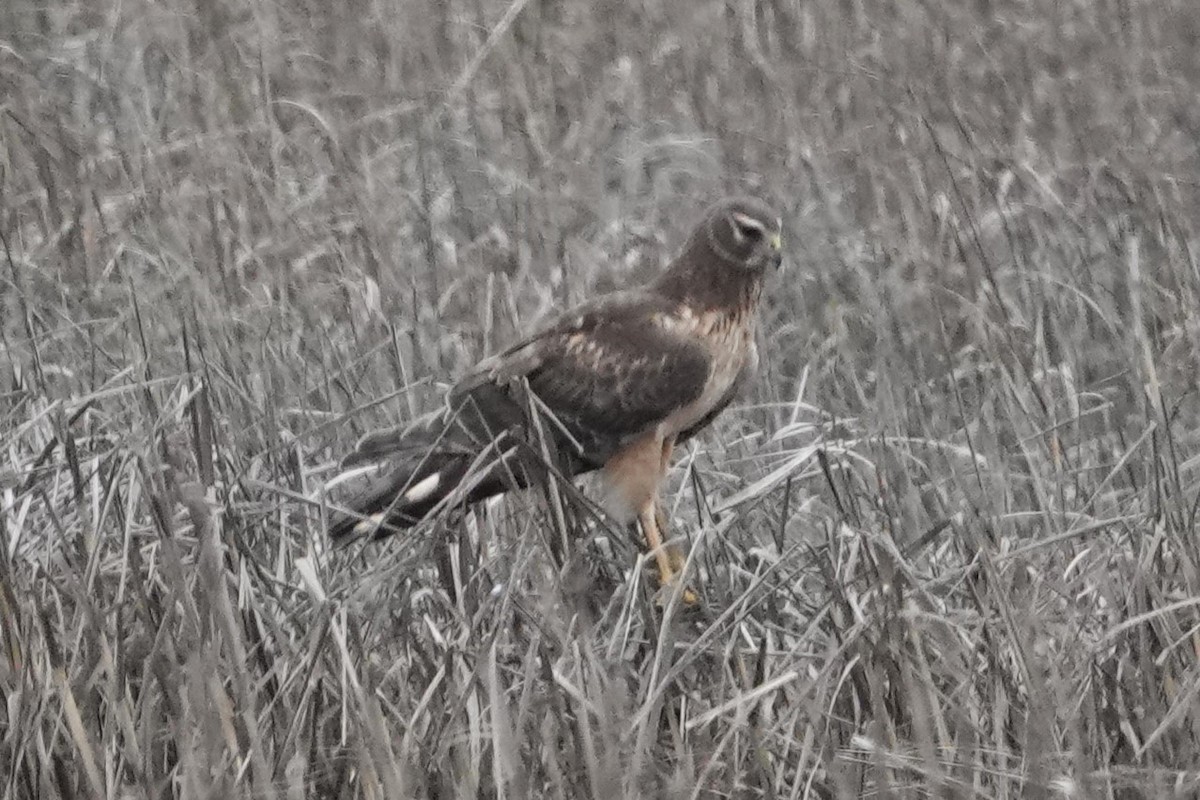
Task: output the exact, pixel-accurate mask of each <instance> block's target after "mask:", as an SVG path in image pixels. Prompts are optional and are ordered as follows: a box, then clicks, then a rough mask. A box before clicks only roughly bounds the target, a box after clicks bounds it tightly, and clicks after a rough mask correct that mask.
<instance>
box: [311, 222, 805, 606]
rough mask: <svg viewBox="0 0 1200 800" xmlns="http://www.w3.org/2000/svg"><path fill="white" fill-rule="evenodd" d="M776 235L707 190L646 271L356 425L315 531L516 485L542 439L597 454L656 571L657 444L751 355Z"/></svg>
mask: <svg viewBox="0 0 1200 800" xmlns="http://www.w3.org/2000/svg"><path fill="white" fill-rule="evenodd" d="M780 249H781V223H780V219H779V217H778V216H777V215H776V214H775V213H774V212H772V211H771V210H770V209H769V208H768V207H767V206H766V205H765V204H763V203H762V202H760V201H758V200H753V199H730V200H725V201H723V202H720V203H718V204H717V205H716V206H714V207H713V208H711V209H710V210H709V212H708V213H707V215H706V216H705V218H704V220H703V221H702V222H701V223H700V225H699V226H698V227H697V228H696V229H695V230H694V231H693V232H692V234H691V236H690V237H689V238H688V240H687V243H686V244H685V245H684V247H683V251H682V252H681V253H680V255H679V256H678V257H677V258H676V259H675V260H674V262H672V263H671V265H670V266H668V267H667V269H666V270H665V271H664V272H663V273H662V274H661V275H659V276H658V277H657V278H656V279H655V280H653V281H651V282H650V283H649V284H647V285H645V286H642V287H640V288H636V289H631V290H627V291H623V292H614V293H612V294H608V295H604V296H601V297H598V298H596V299H595V300H593V301H591V302H589V303H584V304H583V305H580V306H578V307H576V308H574V309H572V310H570V311H568V312H567V313H566V314H563V315H562V316H561V317H559V318H558V319H557V320H556V321H554V322H553V323H552V324H550V325H549V326H548V327H546V328H544V329H543V330H541V331H539V332H537V333H535V334H533V335H532V336H530V337H528V338H526V339H524V340H522V341H520V342H518V343H516V344H514V345H513V346H512V347H509V348H508V349H507V350H505V351H504V352H502V353H499V354H498V355H494V356H492V357H490V358H487V359H485V360H484V361H482V362H480V363H479V364H478V365H477V366H476V367H475V368H474V369H473V370H472V371H471V372H470V373H469V374H467V375H466V376H465V377H464V378H463V379H462V380H461V381H460V382H459V383H458V385H456V386H455V387H454V388H453V389H452V390H451V392H450V394H449V396H448V398H447V403H446V405H445V407H444V408H442V409H440V410H438V411H436V412H434V413H433V414H430V415H428V416H426V417H425V418H423V419H421V420H419V421H418V422H416V423H413V424H412V425H410V426H408V427H407V428H403V429H395V430H389V431H383V432H377V433H372V434H368V435H367V436H365V437H364V438H363V439H362V440H361V441H359V443H358V445H357V446H356V448H355V450H354V452H353V453H352V454H351V455H350V456H348V457H347V458H346V459H345V460H344V461H343V467H344V468H345V469H346V470H347V471H346V472H345V473H343V474H342V475H340V476H338V477H337V478H335V479H334V480H333V481H331V482H330V484H329V486H333V485H335V484H345V489H346V490H347V491H346V493H347V496H346V497H345V498H344V499H342V500H341V503H340V505H341V506H342V507H344V508H345V509H348V510H350V511H353V512H355V513H354V514H353V515H351V514H335V515H334V518H333V520H332V522H331V525H330V535H331V536H332V537H333V538H334V539H335V540H336V539H344V538H349V537H351V536H354V535H368V534H370V535H375V536H384V535H387V534H389V533H391V532H393V531H394V530H396V529H400V528H407V527H410V526H412V525H414V524H415V523H417V522H418V521H420V520H422V519H424V518H425V517H427V516H429V515H430V514H431V513H432V512H434V511H436V510H438V509H440V508H443V507H446V506H448V505H465V504H471V503H474V502H477V501H479V500H482V499H484V498H487V497H490V496H493V495H496V494H499V493H501V492H504V491H507V490H509V489H513V488H520V487H526V486H529V485H531V484H533V483H534V481H536V480H537V479H538V476H539V475H540V476H542V477H544V476H545V475H546V463H547V462H546V455H545V454H546V453H547V452H548V448H546V447H544V444H545V443H546V442H547V441H552V442H553V445H554V450H555V452H556V453H557V463H555V467H556V468H557V469H560V470H562V471H563V472H564V473H566V474H568V475H580V474H583V473H585V472H591V471H593V470H597V469H599V470H602V475H603V479H602V482H601V485H602V486H603V487H604V488H603V496H602V498H601V499H602V506H603V507H604V508H605V510H606V512H607V513H608V514H609V515H610V516H611V517H613V518H615V519H616V520H617V521H618V522H620V523H622V524H628V523H630V522H632V521H633V519H635V518H636V519H637V520H638V521H639V522H640V524H641V527H642V531H643V533H644V535H645V537H646V541H647V543H648V544H649V546H650V549H651V550H652V551H653V552H654V555H655V558H656V560H657V563H658V570H659V576H660V578H661V579H662V581H663V583H664V584H667V583H670V582H671V581H672V580H673V578H674V577H675V575H676V573H677V571H678V570H679V569H680V568H681V563H680V560H679V558H678V557H677V556H676V555H675V554H674V553H673V552H668V551H667V550H666V548H664V546H663V538H662V532H661V530H660V524H661V520H660V517H659V514H658V508H657V503H658V492H659V485H660V484H661V482H662V480H663V476H664V475H665V474H666V471H667V467H668V466H669V464H670V459H671V451H672V448H674V446H675V445H676V444H677V443H678V442H681V441H683V440H685V439H687V438H688V437H690V436H692V435H694V434H695V433H696V432H697V431H699V430H701V429H702V428H704V427H706V426H707V425H708V424H709V423H711V422H712V420H713V419H714V418H715V417H716V416H717V414H719V413H720V412H721V411H722V410H723V409H724V408H725V407H726V406H727V405H728V404H729V403H730V401H731V400H733V398H734V396H735V395H736V394H737V392H738V389H739V387H740V386H741V384H742V383H743V382H744V381H745V379H746V377H747V376H748V375H750V374H752V373H753V371H754V370H755V368H756V366H757V364H758V352H757V348H756V346H755V342H754V333H755V324H756V317H757V310H758V303H759V297H760V295H761V294H762V286H763V279H764V276H765V275H766V273H767V272H768V268H769V267H777V266H778V265H779V263H780V260H781V252H780ZM539 410H540V411H543V412H548V413H545V414H544V415H542V414H538V413H537V411H539ZM535 417H536V418H537V419H539V420H541V422H540V423H538V422H537V421H536V420H535ZM350 487H356V488H352V489H351V488H350Z"/></svg>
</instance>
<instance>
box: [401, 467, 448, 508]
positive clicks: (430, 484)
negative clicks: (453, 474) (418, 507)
mask: <svg viewBox="0 0 1200 800" xmlns="http://www.w3.org/2000/svg"><path fill="white" fill-rule="evenodd" d="M441 482H442V476H441V475H439V474H438V473H436V472H435V473H433V474H432V475H430V476H429V477H428V478H422V479H421V480H419V481H417V482H416V483H415V484H413V486H412V487H411V488H410V489H409V490H408V491H407V492H405V493H404V502H406V503H419V502H421V501H422V500H427V499H429V496H430V495H432V494H433V493H434V492H436V491H437V488H438V485H439V484H441Z"/></svg>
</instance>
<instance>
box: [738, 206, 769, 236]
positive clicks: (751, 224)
mask: <svg viewBox="0 0 1200 800" xmlns="http://www.w3.org/2000/svg"><path fill="white" fill-rule="evenodd" d="M733 221H734V222H736V223H737V224H738V225H742V226H744V227H747V228H754V229H755V230H758V231H761V232H762V233H766V232H767V226H766V225H763V224H762V223H761V222H759V221H758V220H756V219H755V218H754V217H751V216H748V215H746V214H743V213H742V212H740V211H735V212H733Z"/></svg>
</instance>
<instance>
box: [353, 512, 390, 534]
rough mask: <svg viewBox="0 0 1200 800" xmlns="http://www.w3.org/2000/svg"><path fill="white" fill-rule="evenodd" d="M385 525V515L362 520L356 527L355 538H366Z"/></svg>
mask: <svg viewBox="0 0 1200 800" xmlns="http://www.w3.org/2000/svg"><path fill="white" fill-rule="evenodd" d="M382 525H383V514H372V515H371V516H369V517H367V518H366V519H360V520H359V521H358V522H357V523H356V524H355V526H354V535H355V536H366V535H367V534H368V533H375V531H377V530H379V528H380V526H382Z"/></svg>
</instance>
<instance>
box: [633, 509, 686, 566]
mask: <svg viewBox="0 0 1200 800" xmlns="http://www.w3.org/2000/svg"><path fill="white" fill-rule="evenodd" d="M658 514H659V511H658V502H657V498H651V499H650V502H649V503H647V504H646V506H645V508H643V509H642V510H641V511H640V512H639V513H638V522H640V523H641V524H642V535H643V536H645V537H646V545H647V547H649V549H650V552H651V553H654V560H655V561H656V562H658V579H659V581H661V582H662V585H663V586H670V585H671V584H672V583H673V582H674V580H675V576H676V575H677V574H678V570H677V569H676V565H675V564H673V563H672V561H671V556H670V554H669V553H668V552H667V548H665V547H664V546H663V540H662V533H661V532H660V531H659V527H658Z"/></svg>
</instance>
